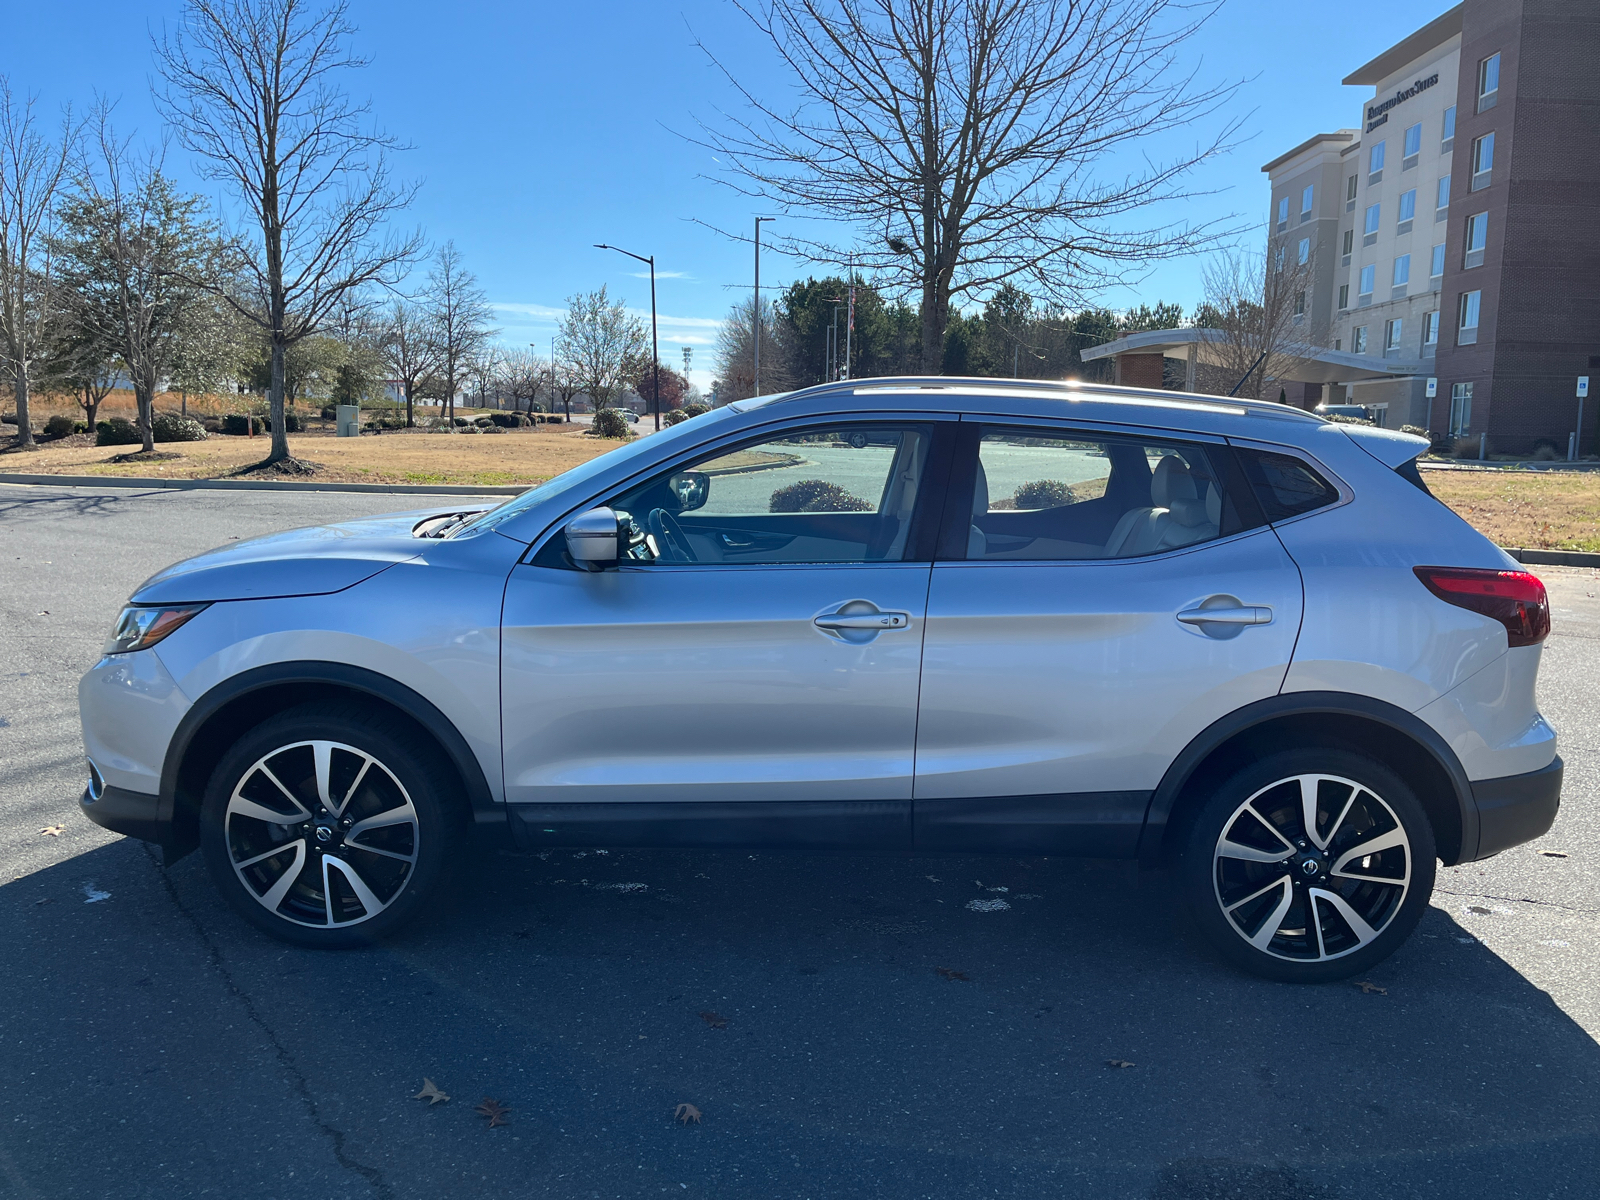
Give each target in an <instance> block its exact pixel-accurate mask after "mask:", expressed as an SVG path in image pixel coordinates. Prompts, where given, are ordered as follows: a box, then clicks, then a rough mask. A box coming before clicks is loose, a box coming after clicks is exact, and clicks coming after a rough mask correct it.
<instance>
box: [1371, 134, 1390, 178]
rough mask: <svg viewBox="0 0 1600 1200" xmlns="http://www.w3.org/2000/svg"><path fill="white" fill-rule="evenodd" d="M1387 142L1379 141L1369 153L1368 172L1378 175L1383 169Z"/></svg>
mask: <svg viewBox="0 0 1600 1200" xmlns="http://www.w3.org/2000/svg"><path fill="white" fill-rule="evenodd" d="M1387 144H1388V143H1387V142H1379V143H1378V144H1377V145H1376V146H1374V147H1373V148H1372V149H1371V150H1370V151H1368V153H1367V174H1369V175H1376V174H1377V173H1378V172H1379V171H1381V170H1383V153H1384V147H1385V146H1386V145H1387Z"/></svg>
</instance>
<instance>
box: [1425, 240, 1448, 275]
mask: <svg viewBox="0 0 1600 1200" xmlns="http://www.w3.org/2000/svg"><path fill="white" fill-rule="evenodd" d="M1444 247H1445V243H1443V242H1440V243H1439V244H1438V245H1437V246H1435V247H1434V248H1433V261H1432V262H1431V263H1429V264H1428V276H1429V278H1431V279H1437V278H1439V276H1441V275H1443V274H1444Z"/></svg>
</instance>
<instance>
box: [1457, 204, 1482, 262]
mask: <svg viewBox="0 0 1600 1200" xmlns="http://www.w3.org/2000/svg"><path fill="white" fill-rule="evenodd" d="M1488 244H1489V214H1488V213H1486V212H1481V213H1474V214H1473V215H1472V216H1470V217H1468V218H1467V253H1466V257H1465V258H1464V259H1463V260H1462V263H1461V265H1462V267H1464V268H1471V267H1481V266H1483V250H1484V247H1485V246H1487V245H1488Z"/></svg>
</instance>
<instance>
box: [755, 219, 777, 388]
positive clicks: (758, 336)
mask: <svg viewBox="0 0 1600 1200" xmlns="http://www.w3.org/2000/svg"><path fill="white" fill-rule="evenodd" d="M777 219H778V218H777V217H757V218H756V299H755V303H754V304H753V305H751V306H750V332H751V335H752V340H753V341H754V342H755V346H756V355H755V359H756V361H755V394H756V395H758V396H759V395H761V222H763V221H776V220H777Z"/></svg>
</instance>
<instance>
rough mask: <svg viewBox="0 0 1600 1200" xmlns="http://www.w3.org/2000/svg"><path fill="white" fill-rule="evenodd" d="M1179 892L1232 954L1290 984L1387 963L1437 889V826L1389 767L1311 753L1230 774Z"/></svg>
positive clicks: (1198, 834) (1206, 812) (1189, 851)
mask: <svg viewBox="0 0 1600 1200" xmlns="http://www.w3.org/2000/svg"><path fill="white" fill-rule="evenodd" d="M1183 876H1184V888H1185V891H1186V892H1187V893H1188V899H1189V901H1190V903H1191V905H1192V907H1193V909H1194V911H1195V913H1196V916H1197V917H1198V919H1199V921H1200V925H1201V927H1202V928H1203V929H1204V930H1205V932H1206V934H1207V935H1208V936H1209V937H1210V938H1211V940H1212V941H1213V942H1214V943H1215V944H1216V946H1217V947H1218V949H1220V950H1221V951H1222V953H1223V954H1224V955H1226V956H1227V957H1228V958H1229V959H1230V960H1232V961H1233V962H1235V963H1237V964H1238V965H1240V966H1242V967H1244V968H1246V969H1247V970H1250V971H1254V972H1256V973H1257V974H1261V975H1266V976H1268V977H1270V978H1273V979H1280V980H1285V981H1289V982H1307V983H1311V982H1319V981H1323V980H1330V979H1341V978H1344V977H1345V976H1348V975H1351V974H1354V973H1356V972H1358V971H1364V970H1366V969H1367V968H1368V967H1370V966H1372V965H1373V964H1374V963H1377V962H1379V961H1381V960H1382V959H1384V958H1387V957H1388V956H1389V955H1390V954H1391V953H1393V952H1394V950H1395V948H1396V947H1398V946H1399V945H1400V943H1401V942H1403V941H1405V939H1406V938H1407V937H1408V936H1409V935H1410V933H1411V930H1412V929H1413V928H1414V927H1415V926H1416V923H1417V921H1418V920H1419V919H1420V917H1421V916H1422V911H1423V909H1424V908H1425V907H1426V906H1427V903H1428V897H1429V895H1430V894H1431V893H1432V891H1433V878H1434V841H1433V831H1432V828H1431V827H1430V825H1429V824H1428V820H1427V817H1426V815H1425V814H1424V813H1423V811H1422V806H1421V805H1420V804H1419V803H1418V802H1417V799H1416V797H1415V796H1413V795H1412V793H1411V790H1410V789H1409V788H1408V787H1407V786H1406V785H1405V783H1404V782H1402V781H1401V780H1400V778H1399V777H1398V776H1396V775H1395V774H1394V772H1392V771H1390V770H1389V769H1388V768H1387V767H1385V766H1384V765H1383V764H1381V763H1379V762H1376V761H1374V760H1372V759H1369V758H1366V757H1365V756H1362V755H1359V754H1354V753H1351V752H1348V751H1340V750H1322V749H1306V750H1292V751H1286V752H1284V753H1280V754H1276V755H1273V756H1271V757H1270V758H1267V759H1265V760H1263V761H1261V762H1257V763H1254V764H1252V765H1250V766H1249V767H1246V768H1244V769H1243V770H1241V771H1239V772H1238V773H1236V774H1235V775H1234V776H1233V777H1232V778H1231V779H1229V780H1228V781H1227V782H1226V783H1224V784H1223V785H1222V786H1221V787H1220V788H1219V789H1218V790H1217V792H1216V793H1215V794H1214V795H1213V796H1212V797H1211V799H1210V800H1209V801H1207V802H1206V804H1205V805H1204V807H1203V808H1202V809H1201V811H1200V812H1199V814H1198V816H1197V817H1196V819H1195V822H1194V825H1193V827H1192V829H1191V830H1190V833H1189V837H1188V840H1187V847H1186V850H1185V858H1184V863H1183Z"/></svg>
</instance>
